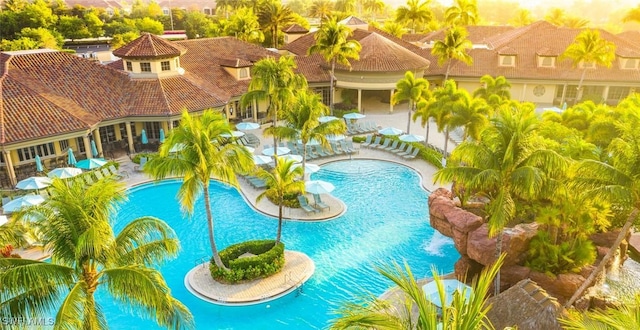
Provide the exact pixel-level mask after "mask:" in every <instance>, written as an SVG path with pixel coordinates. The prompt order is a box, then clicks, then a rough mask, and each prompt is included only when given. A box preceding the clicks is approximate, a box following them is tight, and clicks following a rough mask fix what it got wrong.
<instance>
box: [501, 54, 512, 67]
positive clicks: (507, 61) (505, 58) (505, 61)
mask: <svg viewBox="0 0 640 330" xmlns="http://www.w3.org/2000/svg"><path fill="white" fill-rule="evenodd" d="M500 66H516V56H515V55H500Z"/></svg>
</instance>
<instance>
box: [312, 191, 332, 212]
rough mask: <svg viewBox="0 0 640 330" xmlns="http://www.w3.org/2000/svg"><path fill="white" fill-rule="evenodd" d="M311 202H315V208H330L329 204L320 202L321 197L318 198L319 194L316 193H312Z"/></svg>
mask: <svg viewBox="0 0 640 330" xmlns="http://www.w3.org/2000/svg"><path fill="white" fill-rule="evenodd" d="M313 202H314V203H315V206H316V207H317V208H319V209H320V210H324V209H329V210H331V208H330V207H329V205H327V204H325V203H323V202H322V199H321V198H320V195H318V194H313Z"/></svg>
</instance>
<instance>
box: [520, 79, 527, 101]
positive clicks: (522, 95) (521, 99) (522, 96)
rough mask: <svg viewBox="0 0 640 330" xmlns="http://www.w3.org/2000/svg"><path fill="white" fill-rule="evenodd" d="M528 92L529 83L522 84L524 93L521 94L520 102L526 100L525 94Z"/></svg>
mask: <svg viewBox="0 0 640 330" xmlns="http://www.w3.org/2000/svg"><path fill="white" fill-rule="evenodd" d="M526 94H527V84H526V83H525V84H524V85H523V86H522V94H520V102H524V96H525V95H526Z"/></svg>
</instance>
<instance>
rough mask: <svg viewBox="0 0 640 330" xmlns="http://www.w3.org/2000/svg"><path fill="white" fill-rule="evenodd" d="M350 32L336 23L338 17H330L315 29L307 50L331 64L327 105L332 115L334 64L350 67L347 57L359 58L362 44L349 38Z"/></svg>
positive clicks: (344, 26)
mask: <svg viewBox="0 0 640 330" xmlns="http://www.w3.org/2000/svg"><path fill="white" fill-rule="evenodd" d="M351 34H352V31H351V29H350V28H349V27H347V26H346V25H343V24H340V23H338V19H337V18H336V17H332V18H330V19H329V20H328V21H327V22H325V24H323V25H322V27H320V29H319V30H318V31H316V33H315V35H314V39H315V44H313V45H312V46H311V47H310V48H309V50H308V54H309V55H311V54H315V53H318V54H320V55H322V57H324V59H325V60H326V61H327V63H330V65H331V81H330V86H329V88H330V89H331V90H330V93H329V98H330V100H329V107H330V109H331V114H332V115H333V100H334V93H335V86H334V81H335V72H336V64H342V65H345V66H347V67H351V63H349V59H354V60H357V59H359V58H360V49H361V48H362V46H361V45H360V43H359V42H358V41H356V40H349V37H350V36H351Z"/></svg>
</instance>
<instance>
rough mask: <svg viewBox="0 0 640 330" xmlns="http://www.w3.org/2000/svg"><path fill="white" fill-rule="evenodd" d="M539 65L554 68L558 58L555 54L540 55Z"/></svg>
mask: <svg viewBox="0 0 640 330" xmlns="http://www.w3.org/2000/svg"><path fill="white" fill-rule="evenodd" d="M538 66H539V67H541V68H553V67H555V66H556V58H555V57H553V56H538Z"/></svg>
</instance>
